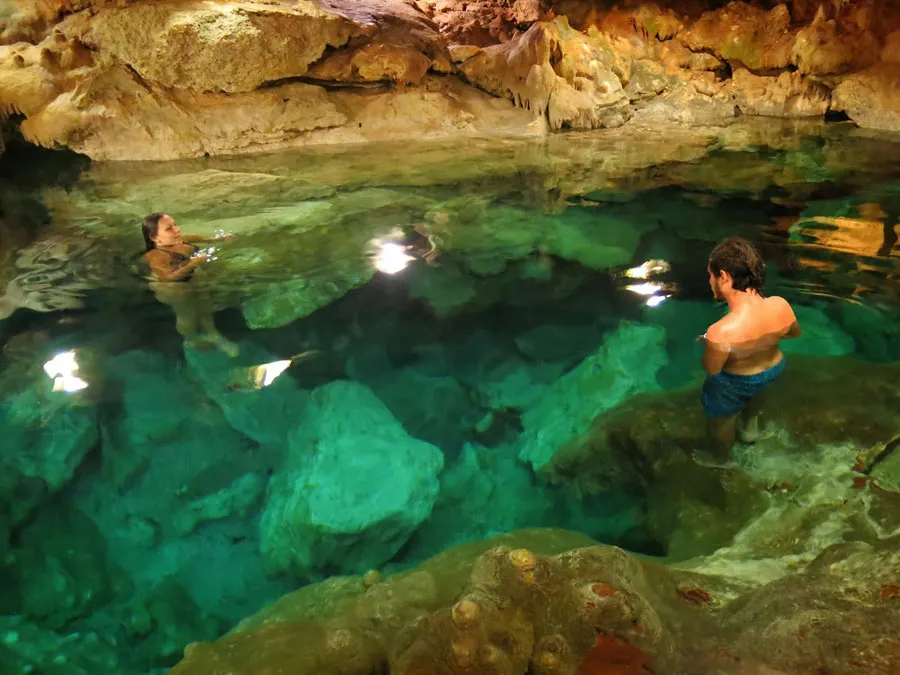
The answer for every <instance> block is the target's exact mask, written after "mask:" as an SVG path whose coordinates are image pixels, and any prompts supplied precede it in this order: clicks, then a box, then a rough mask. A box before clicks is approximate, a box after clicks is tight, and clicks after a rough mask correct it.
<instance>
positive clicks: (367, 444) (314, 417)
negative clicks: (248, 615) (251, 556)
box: [260, 381, 443, 579]
mask: <svg viewBox="0 0 900 675" xmlns="http://www.w3.org/2000/svg"><path fill="white" fill-rule="evenodd" d="M442 467H443V456H442V454H441V452H440V450H438V449H437V448H436V447H434V446H432V445H430V444H428V443H425V442H424V441H420V440H417V439H415V438H412V437H411V436H409V435H407V433H406V431H405V430H404V429H403V426H402V425H401V424H400V423H399V422H398V421H397V420H396V419H394V417H393V416H392V415H391V413H390V411H388V410H387V408H385V407H384V404H383V403H381V401H379V400H378V399H377V398H376V397H375V395H374V394H373V393H372V392H371V390H370V389H368V388H367V387H365V386H363V385H361V384H358V383H355V382H346V381H338V382H333V383H331V384H328V385H325V386H323V387H320V388H319V389H317V390H316V391H314V392H313V394H312V400H311V401H310V403H309V406H308V407H307V408H306V411H305V412H304V414H303V417H302V419H301V421H300V422H299V423H298V425H297V427H296V428H295V429H294V431H293V432H292V435H291V439H290V451H289V456H288V459H287V461H286V462H285V465H284V466H283V467H282V468H281V469H280V470H278V471H277V472H276V474H275V475H274V476H273V478H272V481H271V483H270V486H269V493H268V495H267V501H266V505H265V508H264V510H263V515H262V519H261V523H260V528H261V532H260V540H261V547H262V554H263V557H264V558H265V559H266V562H267V563H268V565H269V567H270V569H271V570H273V571H287V572H291V573H293V574H294V575H295V576H296V577H298V578H306V579H308V578H316V577H322V576H326V575H328V574H329V573H332V572H334V571H343V572H356V573H359V572H363V571H365V570H366V569H368V568H369V567H372V566H377V565H380V564H382V563H383V562H384V561H386V560H388V559H389V558H390V557H391V556H393V555H394V554H395V553H396V552H397V551H398V550H399V549H400V547H401V546H403V544H404V543H406V540H407V539H408V538H409V536H410V535H411V534H412V532H413V530H415V529H416V527H417V526H418V525H419V524H420V523H421V522H422V521H423V520H425V518H427V517H428V514H429V513H431V508H432V506H433V505H434V500H435V498H436V497H437V493H438V487H439V486H438V481H437V474H438V473H439V472H440V470H441V468H442Z"/></svg>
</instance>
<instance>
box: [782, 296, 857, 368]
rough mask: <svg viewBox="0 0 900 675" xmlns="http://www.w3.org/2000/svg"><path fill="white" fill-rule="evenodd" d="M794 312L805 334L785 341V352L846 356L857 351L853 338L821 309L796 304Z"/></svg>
mask: <svg viewBox="0 0 900 675" xmlns="http://www.w3.org/2000/svg"><path fill="white" fill-rule="evenodd" d="M794 313H795V314H796V316H797V321H799V322H800V326H801V327H802V329H803V335H801V336H800V337H799V338H796V339H792V340H785V341H784V343H783V344H782V351H783V352H784V353H785V354H805V355H807V356H846V355H848V354H852V353H853V352H854V351H855V345H854V342H853V338H851V337H850V336H849V335H847V333H845V332H844V331H843V330H842V329H841V327H840V326H839V325H838V324H836V323H835V322H834V321H832V320H831V319H830V318H828V316H827V315H826V314H825V313H824V312H823V311H822V310H821V309H819V308H815V307H805V306H795V307H794Z"/></svg>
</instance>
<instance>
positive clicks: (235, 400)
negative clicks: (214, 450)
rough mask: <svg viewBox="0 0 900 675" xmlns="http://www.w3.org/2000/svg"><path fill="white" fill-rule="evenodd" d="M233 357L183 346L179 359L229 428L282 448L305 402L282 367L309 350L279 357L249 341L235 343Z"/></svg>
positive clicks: (305, 396)
mask: <svg viewBox="0 0 900 675" xmlns="http://www.w3.org/2000/svg"><path fill="white" fill-rule="evenodd" d="M240 347H241V352H240V355H239V357H238V358H236V359H233V358H230V357H228V356H227V355H225V354H222V353H221V352H218V351H200V350H194V349H188V350H186V351H185V357H186V360H187V364H188V373H189V376H190V377H191V378H192V379H194V380H195V381H197V382H198V383H199V384H200V386H201V387H202V388H203V391H205V392H206V394H207V395H208V396H209V397H210V398H211V399H212V400H213V401H215V402H216V404H217V405H218V406H219V407H220V408H221V410H222V414H223V415H224V416H225V419H226V420H227V421H228V423H229V424H230V425H231V426H232V428H234V429H235V430H237V431H239V432H240V433H242V434H244V435H245V436H247V437H248V438H251V439H253V440H254V441H256V442H257V443H259V444H261V445H266V446H271V447H272V448H274V449H277V450H279V451H280V450H282V449H284V448H286V447H287V439H288V433H289V431H290V429H292V428H293V426H294V424H295V423H296V420H297V417H299V415H300V414H301V413H302V411H303V408H304V407H305V406H306V404H307V401H308V400H309V394H308V392H306V391H305V390H303V389H300V388H299V387H298V386H297V384H296V383H295V382H294V381H293V380H292V379H291V377H290V375H289V374H287V373H285V372H284V370H286V369H287V368H289V367H290V366H291V365H292V364H293V363H294V361H292V360H291V357H296V362H298V363H299V362H302V361H303V360H304V359H305V358H315V357H316V355H315V353H313V352H307V353H305V354H288V355H285V356H287V357H288V358H287V359H282V358H279V357H278V356H275V355H273V354H270V353H268V352H266V351H265V350H264V349H262V348H260V347H259V346H258V345H256V344H254V343H252V342H242V343H240Z"/></svg>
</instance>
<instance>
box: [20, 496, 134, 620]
mask: <svg viewBox="0 0 900 675" xmlns="http://www.w3.org/2000/svg"><path fill="white" fill-rule="evenodd" d="M73 540H74V541H77V542H78V544H77V545H76V546H73V543H72V542H73ZM6 562H7V563H9V567H8V568H7V572H8V573H11V576H12V577H13V578H14V579H15V581H14V583H13V584H12V586H13V587H14V589H15V591H16V592H17V594H18V595H19V596H20V597H19V599H18V602H16V603H15V604H14V607H16V611H17V613H21V614H22V615H24V616H25V617H26V618H27V619H29V620H32V621H40V622H41V624H42V625H43V626H46V627H49V628H52V629H55V630H59V629H62V628H64V627H65V626H67V625H68V624H70V623H71V622H72V621H74V620H76V619H78V618H83V617H85V616H87V615H89V614H90V613H91V612H92V611H96V610H97V609H98V608H100V607H102V606H103V605H105V604H106V603H108V602H109V601H110V599H111V596H112V590H113V587H114V586H115V585H116V584H117V583H121V581H122V580H121V578H120V573H119V572H118V570H114V569H112V568H111V566H110V565H109V562H108V560H107V552H106V545H105V542H104V540H103V535H102V534H101V533H100V531H99V530H98V529H97V527H96V525H94V523H92V522H91V521H90V520H89V519H88V518H86V517H85V516H84V515H83V514H82V513H80V512H79V511H78V510H77V509H71V508H67V507H63V506H62V505H60V504H59V503H54V504H51V505H49V507H48V508H46V509H44V510H43V511H42V512H41V513H40V514H39V515H38V516H37V518H36V519H35V520H34V522H31V523H29V524H28V525H27V526H26V527H24V528H23V529H22V531H21V533H20V537H19V539H18V541H17V546H16V547H15V548H14V549H13V550H12V552H11V553H10V556H9V558H7V561H6ZM6 592H13V588H9V589H7V588H4V591H3V594H4V595H5V594H6Z"/></svg>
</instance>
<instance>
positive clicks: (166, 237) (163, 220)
mask: <svg viewBox="0 0 900 675" xmlns="http://www.w3.org/2000/svg"><path fill="white" fill-rule="evenodd" d="M141 230H142V231H143V233H144V245H145V246H146V247H147V250H148V251H149V250H151V249H154V248H156V247H157V246H174V245H175V244H180V243H181V241H182V240H181V229H180V228H179V227H178V225H177V224H176V223H175V219H174V218H172V216H170V215H169V214H168V213H151V214H150V215H149V216H146V217H145V218H144V222H143V223H142V224H141Z"/></svg>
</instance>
